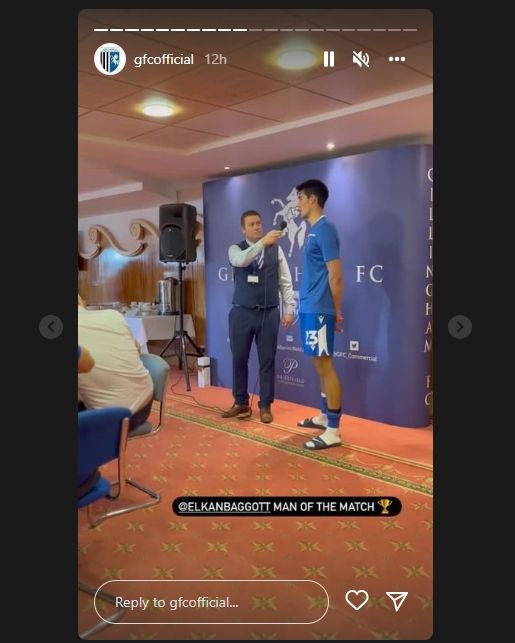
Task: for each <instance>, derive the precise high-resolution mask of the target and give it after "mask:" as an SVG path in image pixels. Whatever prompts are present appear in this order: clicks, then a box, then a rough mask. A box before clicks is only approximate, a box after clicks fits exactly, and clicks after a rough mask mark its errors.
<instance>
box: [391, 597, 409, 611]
mask: <svg viewBox="0 0 515 643" xmlns="http://www.w3.org/2000/svg"><path fill="white" fill-rule="evenodd" d="M386 595H387V596H389V597H390V598H391V599H392V603H393V607H394V609H395V611H396V612H398V611H399V609H400V608H401V606H402V604H403V603H404V601H405V600H406V596H407V595H408V592H386Z"/></svg>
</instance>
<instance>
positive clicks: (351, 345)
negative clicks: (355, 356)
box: [349, 339, 359, 351]
mask: <svg viewBox="0 0 515 643" xmlns="http://www.w3.org/2000/svg"><path fill="white" fill-rule="evenodd" d="M349 350H350V351H359V342H358V341H357V340H356V339H351V340H350V342H349Z"/></svg>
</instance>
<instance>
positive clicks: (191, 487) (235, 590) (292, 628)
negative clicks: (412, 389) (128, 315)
mask: <svg viewBox="0 0 515 643" xmlns="http://www.w3.org/2000/svg"><path fill="white" fill-rule="evenodd" d="M174 379H177V372H175V373H173V374H172V376H171V382H173V380H174ZM192 387H193V390H192V391H191V393H188V394H187V395H185V393H186V392H185V390H184V381H183V379H182V380H181V381H179V383H177V385H176V386H174V387H173V390H172V389H171V388H170V387H169V389H168V390H169V396H168V406H167V418H166V425H165V427H164V428H163V430H162V431H161V432H160V433H159V434H158V435H156V436H154V437H152V438H148V439H141V440H134V441H131V442H130V443H129V446H128V458H127V461H128V467H129V468H128V471H129V474H130V475H131V476H132V477H134V478H135V479H137V480H138V481H140V482H142V483H143V484H146V486H148V487H152V488H154V489H157V490H158V491H160V493H161V494H162V501H161V503H160V504H159V505H156V506H155V507H152V508H150V509H147V510H139V511H135V512H133V513H129V514H125V515H122V516H118V517H114V518H111V519H109V520H106V521H105V522H104V523H102V524H101V525H100V526H99V527H97V528H95V529H89V528H88V526H87V521H86V515H85V513H84V512H79V528H78V539H79V578H80V579H81V580H83V581H85V582H89V583H90V584H92V585H95V586H99V585H101V584H102V583H105V582H106V581H109V580H116V579H119V580H123V581H135V580H140V581H144V580H152V581H156V580H173V581H178V580H179V581H180V580H184V579H203V580H210V581H213V580H227V579H242V580H254V581H255V580H277V581H279V580H282V579H285V580H288V581H291V580H302V581H315V582H316V583H317V584H315V583H313V582H311V583H306V582H304V583H297V585H295V583H289V584H284V583H248V584H247V585H244V584H242V583H239V584H236V585H235V584H232V585H231V583H219V584H216V583H215V584H213V583H204V584H203V585H202V586H201V587H206V588H209V592H210V596H211V595H218V596H220V597H222V596H225V595H226V594H227V595H230V598H231V600H232V601H237V600H239V601H240V602H241V603H242V604H243V603H244V602H245V601H247V602H246V603H245V604H246V605H248V610H247V612H248V614H247V615H246V616H245V619H244V620H248V621H251V622H253V623H257V624H249V625H243V624H238V625H220V624H217V625H209V624H200V623H199V624H197V623H198V622H199V621H202V620H207V619H206V617H205V616H203V615H204V614H206V612H205V610H202V609H199V608H190V609H187V610H182V611H181V610H170V608H169V600H170V599H173V598H174V597H178V596H181V595H186V593H187V592H186V590H187V586H186V585H184V584H181V583H178V582H173V583H155V582H154V583H148V582H147V583H135V582H132V583H117V584H108V585H107V586H106V587H105V590H106V591H112V592H113V593H116V590H118V591H119V592H121V591H122V589H123V591H124V592H125V593H124V596H130V597H131V598H139V597H141V598H144V599H152V598H154V597H158V598H161V599H166V607H165V608H161V607H159V606H155V607H152V608H147V610H145V611H144V612H142V611H141V610H140V611H138V610H134V611H133V612H130V611H129V612H128V613H127V614H126V615H125V617H124V618H123V619H122V621H121V622H120V624H116V625H112V626H110V627H108V628H107V629H106V630H104V631H103V632H102V633H100V634H98V635H97V636H96V637H94V638H97V639H118V640H137V639H141V640H152V639H154V640H167V639H169V640H172V639H175V640H191V639H217V640H223V639H235V640H238V639H239V640H254V639H276V640H289V639H300V640H306V639H332V640H345V639H351V640H356V639H372V640H375V639H399V640H400V639H427V638H429V637H430V636H431V632H432V431H431V429H430V428H428V429H418V430H411V429H405V428H398V427H391V426H387V425H382V424H379V423H375V422H369V421H365V420H360V419H357V418H351V417H348V416H345V417H344V418H343V419H342V427H343V431H342V436H343V439H344V444H343V445H342V446H341V447H338V448H332V449H328V450H324V451H318V452H314V453H313V452H309V451H306V450H304V449H303V448H302V444H303V442H304V441H305V440H306V436H310V435H316V434H317V432H316V431H305V430H303V429H300V428H297V427H296V426H295V425H296V422H297V420H298V419H301V418H303V417H306V416H308V415H313V409H309V408H305V407H301V406H299V405H294V404H290V403H286V402H276V403H275V404H274V405H273V408H272V410H273V413H274V423H273V424H271V425H264V424H261V423H260V422H259V420H258V419H256V416H257V417H258V414H257V413H255V414H254V417H253V418H252V419H251V420H247V421H241V420H237V419H236V420H222V419H221V418H220V414H219V411H217V410H213V408H208V407H214V406H216V407H218V408H227V407H228V406H230V404H231V402H232V398H231V395H230V391H227V390H225V389H220V388H216V387H210V388H206V389H198V388H196V386H195V383H194V378H192ZM199 404H201V405H202V406H200V405H199ZM110 466H111V465H110ZM112 471H113V470H112V469H109V468H106V472H107V473H112ZM133 495H134V494H133V492H132V491H131V492H130V497H133ZM379 495H380V496H396V497H398V498H399V499H400V500H401V502H402V507H403V508H402V511H401V513H400V514H399V515H398V516H394V517H389V516H384V517H383V516H379V517H284V516H282V517H259V516H245V517H243V516H229V517H213V516H207V517H189V516H188V517H182V516H177V515H175V514H174V512H173V510H172V507H171V505H172V502H173V500H174V499H175V498H176V497H178V496H221V497H224V498H228V499H229V498H231V497H233V496H254V497H255V498H256V499H266V498H267V497H270V496H290V497H292V498H297V499H298V498H302V497H305V496H324V497H327V498H328V499H331V498H337V497H339V496H379ZM134 497H135V496H134ZM110 504H112V503H110ZM99 505H100V506H102V503H99ZM318 584H320V585H321V586H322V588H321V587H320V585H318ZM215 587H216V592H214V591H213V589H214V588H215ZM121 588H122V589H121ZM323 588H325V590H326V592H327V595H328V596H329V601H327V597H326V594H325V592H324V589H323ZM197 589H198V587H197V588H196V589H195V592H196V593H195V594H194V595H195V596H197V595H199V591H201V590H198V591H197ZM349 590H356V591H359V590H365V591H366V592H367V593H368V595H369V599H368V602H367V603H366V604H365V605H364V606H363V607H362V608H361V609H360V610H359V611H358V610H355V609H353V608H352V607H351V606H350V605H349V604H348V603H347V602H346V600H345V595H346V593H347V592H348V591H349ZM204 591H208V590H207V589H206V590H204ZM399 591H404V592H408V596H407V598H406V599H405V601H404V603H403V605H402V607H400V609H399V611H398V612H396V611H395V609H394V606H393V602H392V600H391V599H390V598H389V597H388V596H387V595H386V592H399ZM224 592H225V593H224ZM363 596H364V594H359V595H354V602H355V603H357V602H358V603H359V602H360V601H361V597H363ZM356 597H358V599H357V600H356ZM328 603H329V608H328V609H326V608H327V604H328ZM110 612H111V608H110V607H108V608H107V609H106V610H105V612H102V613H103V614H105V615H107V614H109V613H110ZM215 612H216V613H215ZM215 612H213V611H212V610H211V613H212V614H215V616H213V620H217V621H220V620H221V619H222V618H223V619H225V621H230V620H231V618H235V617H234V616H233V614H231V610H230V609H224V608H223V607H221V608H220V607H219V608H218V610H215ZM325 612H327V613H325ZM233 613H234V612H233ZM324 613H325V616H324ZM225 614H227V615H228V616H225ZM240 618H241V617H240ZM96 620H98V617H97V615H96V614H95V612H94V609H93V602H92V599H90V598H89V597H86V596H85V595H83V594H81V593H79V630H83V629H85V628H86V627H89V626H90V625H92V624H93V623H94V622H95V621H96ZM184 621H190V622H195V623H194V624H186V625H180V624H178V623H179V622H184ZM138 622H140V623H141V622H144V624H137V623H138ZM263 622H268V623H271V624H269V625H262V624H261V623H263ZM285 622H288V623H287V624H284V623H285ZM292 622H295V623H303V624H295V625H294V624H292ZM163 623H171V624H163ZM278 623H279V624H278ZM280 623H283V624H280Z"/></svg>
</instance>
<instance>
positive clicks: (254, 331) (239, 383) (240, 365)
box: [222, 210, 295, 424]
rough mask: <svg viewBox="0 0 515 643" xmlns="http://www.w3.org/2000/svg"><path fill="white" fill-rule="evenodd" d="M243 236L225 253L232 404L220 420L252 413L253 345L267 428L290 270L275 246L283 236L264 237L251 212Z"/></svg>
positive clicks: (288, 317) (288, 318) (287, 314)
mask: <svg viewBox="0 0 515 643" xmlns="http://www.w3.org/2000/svg"><path fill="white" fill-rule="evenodd" d="M241 231H242V232H243V234H244V236H245V239H244V240H243V241H242V242H241V243H239V244H234V245H232V246H230V248H229V262H230V263H231V265H232V267H233V270H234V294H233V299H232V303H233V306H232V308H231V311H230V313H229V339H230V343H231V351H232V377H233V379H232V394H233V397H234V404H233V406H232V407H231V408H230V409H228V410H227V411H225V412H224V413H222V417H224V418H230V417H237V416H246V415H249V414H250V407H249V393H248V376H249V369H248V361H249V355H250V349H251V346H252V342H253V341H255V342H256V348H257V354H258V360H259V415H260V419H261V422H265V423H267V424H268V423H269V422H272V421H273V416H272V412H271V408H270V407H271V405H272V402H273V401H274V384H275V353H276V350H277V334H278V332H279V321H280V314H279V292H280V293H281V297H282V300H283V311H284V313H283V319H282V324H283V326H284V327H285V328H290V326H291V325H292V323H293V316H294V312H295V300H294V295H293V287H292V281H291V274H290V269H289V267H288V263H287V261H286V257H285V256H284V252H283V250H282V248H281V247H280V246H279V245H278V243H277V242H278V241H279V239H280V238H281V237H282V235H283V232H282V231H280V230H271V231H270V232H268V233H267V234H266V235H264V236H263V228H262V225H261V216H260V214H259V213H258V212H256V211H255V210H247V211H246V212H244V213H243V214H242V215H241Z"/></svg>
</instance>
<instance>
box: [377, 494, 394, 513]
mask: <svg viewBox="0 0 515 643" xmlns="http://www.w3.org/2000/svg"><path fill="white" fill-rule="evenodd" d="M377 504H378V505H379V506H380V507H382V508H383V511H381V515H384V514H388V513H390V512H389V511H388V507H389V506H390V505H391V504H392V501H391V500H389V499H388V498H381V500H378V501H377Z"/></svg>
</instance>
